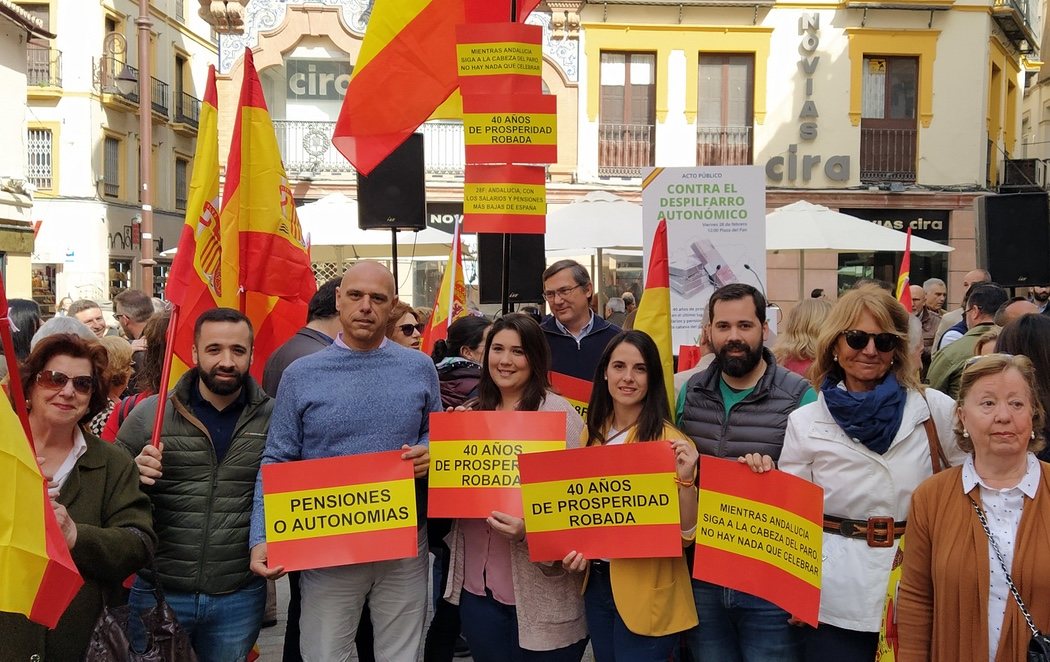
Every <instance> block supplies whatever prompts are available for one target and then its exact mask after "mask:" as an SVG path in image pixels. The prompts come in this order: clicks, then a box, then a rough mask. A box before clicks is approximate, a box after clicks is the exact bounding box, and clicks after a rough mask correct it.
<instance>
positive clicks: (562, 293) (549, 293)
mask: <svg viewBox="0 0 1050 662" xmlns="http://www.w3.org/2000/svg"><path fill="white" fill-rule="evenodd" d="M580 287H583V285H573V286H572V287H561V288H558V289H556V290H546V291H545V292H544V293H543V298H544V299H546V300H547V301H554V298H555V297H561V298H562V299H567V298H568V297H569V295H570V294H572V291H573V290H575V289H577V288H580Z"/></svg>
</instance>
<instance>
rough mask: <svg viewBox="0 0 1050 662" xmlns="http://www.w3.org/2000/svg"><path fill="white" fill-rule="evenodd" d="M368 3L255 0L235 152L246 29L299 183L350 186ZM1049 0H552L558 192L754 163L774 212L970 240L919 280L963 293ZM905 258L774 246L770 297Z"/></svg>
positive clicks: (420, 297) (455, 178) (547, 78)
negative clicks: (350, 103) (804, 205)
mask: <svg viewBox="0 0 1050 662" xmlns="http://www.w3.org/2000/svg"><path fill="white" fill-rule="evenodd" d="M370 7H371V3H369V2H366V1H364V0H326V1H325V2H304V1H302V0H286V1H283V2H282V1H278V0H252V2H250V3H249V4H248V6H247V9H246V12H245V32H244V34H243V35H240V36H235V37H230V36H225V35H224V36H223V37H222V39H221V42H220V51H219V68H220V89H219V97H220V117H221V118H222V119H221V120H220V132H222V133H221V135H220V153H221V154H225V153H226V150H227V146H228V142H229V131H230V127H231V126H232V113H233V112H234V109H235V107H236V95H237V90H238V89H239V84H240V79H241V71H240V69H241V60H242V56H243V50H244V48H245V47H246V46H247V47H250V48H252V49H253V51H254V53H255V62H256V66H257V67H258V69H259V70H260V76H261V77H262V79H263V81H264V87H265V88H266V95H267V100H268V103H269V105H270V109H271V115H272V116H273V118H274V120H275V124H276V128H277V132H278V139H279V141H280V142H281V145H282V150H283V151H284V159H285V165H286V168H287V170H288V174H289V178H290V179H291V180H292V181H293V190H294V193H295V196H296V198H297V200H298V201H300V202H301V203H302V202H308V201H311V200H315V199H318V198H321V197H323V196H324V195H326V194H327V193H331V192H336V191H338V192H343V193H346V194H347V195H348V196H349V197H351V198H352V197H355V179H354V176H353V172H352V169H351V167H350V165H349V164H348V163H347V162H346V161H345V159H343V158H342V156H341V155H339V154H338V152H336V150H334V148H332V147H331V145H330V142H329V138H330V136H331V133H332V129H333V127H334V122H335V119H336V117H337V116H338V112H339V107H340V105H341V101H342V96H343V94H344V92H345V88H346V84H347V82H348V80H349V75H350V73H351V71H352V68H353V64H354V62H355V59H356V56H357V53H358V51H359V49H360V43H361V37H362V35H363V32H364V27H365V24H366V23H367V16H368V12H369V11H370ZM1040 12H1041V8H1040V7H1039V6H1036V5H1035V4H1034V3H1033V4H1026V3H1025V2H1024V0H844V1H842V2H831V1H827V2H824V1H821V0H814V1H812V2H804V3H796V2H792V3H781V2H776V1H775V0H673V1H672V0H645V1H644V2H643V1H641V0H639V1H636V2H635V1H632V0H601V1H590V0H547V1H546V2H544V3H543V4H541V5H540V8H539V10H538V11H536V12H534V13H533V15H532V16H531V17H530V18H529V22H530V23H535V24H538V25H541V26H542V27H543V30H544V32H543V34H544V46H543V53H544V69H543V84H544V88H545V90H546V91H548V92H549V93H550V94H554V95H556V96H557V97H558V162H557V164H555V165H552V166H551V167H550V168H549V171H548V200H549V203H550V206H551V209H556V208H557V206H558V205H561V204H565V203H568V202H569V201H570V200H572V199H574V198H576V197H578V196H580V195H583V194H585V193H587V192H589V191H592V190H596V189H608V190H611V191H613V192H615V193H617V194H618V195H621V196H623V197H626V198H628V199H632V200H638V199H639V198H640V175H641V172H642V171H643V169H644V168H646V167H649V166H694V165H745V164H746V165H759V166H761V167H762V168H763V169H764V171H765V175H766V184H767V190H768V193H767V206H768V207H769V208H770V209H773V208H776V207H780V206H782V205H785V204H788V203H790V202H793V201H796V200H800V199H806V200H809V201H811V202H815V203H819V204H823V205H826V206H829V207H832V208H835V209H839V210H842V211H845V212H847V213H850V214H853V215H856V216H860V217H862V218H866V219H868V220H870V221H872V222H877V223H882V224H886V225H889V226H891V227H895V228H897V229H905V228H906V227H909V226H910V227H912V229H913V231H914V233H915V234H916V235H918V236H922V237H925V238H928V239H931V240H933V241H938V242H940V243H945V244H948V245H950V246H952V247H954V248H955V249H956V250H955V251H954V252H952V253H950V254H943V255H933V256H930V255H916V256H913V260H912V279H913V282H915V281H919V282H921V280H923V279H925V278H926V277H929V276H938V277H942V278H945V279H946V280H947V281H948V283H949V295H950V299H951V301H953V302H955V301H958V299H959V298H960V297H961V295H962V293H961V291H960V290H961V280H962V275H963V274H964V273H965V272H966V271H968V270H969V269H972V268H973V267H974V266H976V262H975V260H976V257H975V240H974V232H975V219H976V211H975V200H976V199H977V198H978V197H980V196H983V195H986V194H987V193H989V192H991V191H993V190H994V189H996V187H997V186H998V185H999V184H1000V183H1001V182H1002V179H1003V177H1004V175H1003V170H1004V163H1006V162H1007V161H1008V160H1011V159H1014V158H1016V154H1017V153H1018V149H1019V148H1020V140H1019V134H1020V131H1021V119H1020V115H1021V102H1022V97H1023V93H1024V89H1025V88H1024V86H1025V76H1026V73H1028V71H1027V70H1028V69H1030V68H1034V67H1036V66H1037V65H1038V63H1037V48H1036V45H1037V44H1038V43H1039V40H1040V34H1039V33H1040V32H1041V30H1039V29H1038V28H1039V26H1041V24H1042V16H1040V15H1039V14H1040ZM396 97H397V95H396V91H391V95H390V99H389V102H390V103H396ZM422 132H423V134H424V137H425V142H426V147H427V149H426V161H427V163H426V170H427V200H428V204H430V205H432V207H433V209H434V213H431V214H430V216H431V219H432V221H433V222H434V223H435V224H440V218H442V217H444V218H449V217H451V216H454V215H455V214H456V213H458V211H461V200H462V191H463V183H462V172H463V165H462V154H463V152H462V145H463V133H462V125H461V124H460V123H458V122H454V121H452V122H428V123H427V124H425V125H424V126H423V128H422ZM457 210H458V211H457ZM434 219H438V220H434ZM347 221H348V222H351V223H352V222H353V219H347ZM580 248H581V249H582V250H581V252H585V251H586V249H587V248H588V247H586V246H581V247H580ZM601 259H603V260H605V261H606V262H604V263H603V265H602V267H603V269H602V271H603V272H604V273H606V274H609V273H611V274H613V277H612V279H611V280H610V281H608V282H606V283H603V284H602V285H603V287H605V288H606V289H608V290H609V291H608V292H607V294H612V293H614V292H620V291H624V290H625V289H629V288H628V287H627V286H628V285H630V284H631V283H637V280H638V279H639V278H640V260H639V259H638V258H637V257H636V256H631V255H619V256H618V255H616V254H615V253H612V252H607V253H606V254H605V255H604V256H603V257H602V258H601ZM899 259H900V256H899V254H874V253H858V254H831V253H829V254H825V255H820V254H813V255H810V256H808V257H807V260H806V273H805V274H804V277H803V278H802V279H799V278H798V268H799V256H798V255H797V253H793V254H788V253H785V254H770V255H769V257H768V272H767V282H768V285H769V296H770V298H771V299H772V300H774V301H777V302H780V303H782V304H791V303H792V302H795V301H798V300H799V299H800V298H801V297H803V296H805V295H806V293H808V292H809V290H810V289H813V288H818V287H819V288H824V289H825V290H830V291H836V290H839V289H842V288H845V287H848V286H849V285H850V284H851V283H852V282H853V281H854V280H855V279H857V278H860V277H876V278H881V279H884V280H888V281H894V280H895V278H896V272H897V268H898V266H899ZM317 266H318V267H319V271H321V272H323V273H326V274H335V273H338V272H339V271H340V270H341V267H342V264H319V265H317ZM412 268H413V270H414V272H415V270H419V272H420V273H421V274H422V275H420V276H419V277H417V276H416V275H415V273H414V275H413V277H412V278H411V279H409V281H410V282H408V283H407V291H405V290H404V289H403V290H402V293H403V295H410V296H411V295H413V294H414V295H415V303H416V304H417V305H425V303H429V300H428V299H429V297H430V288H431V286H430V285H428V283H430V282H432V281H433V280H434V279H435V278H436V275H437V274H438V273H439V271H440V266H438V265H437V264H435V265H430V266H427V265H426V264H420V265H413V267H412ZM427 273H429V274H430V275H429V276H427V275H426V274H427ZM468 279H469V277H468ZM800 285H801V287H800ZM417 290H418V291H417Z"/></svg>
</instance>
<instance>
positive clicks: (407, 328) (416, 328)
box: [398, 323, 427, 338]
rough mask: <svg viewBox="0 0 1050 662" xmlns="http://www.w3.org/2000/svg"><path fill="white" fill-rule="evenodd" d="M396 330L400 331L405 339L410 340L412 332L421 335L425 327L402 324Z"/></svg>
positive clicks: (422, 325)
mask: <svg viewBox="0 0 1050 662" xmlns="http://www.w3.org/2000/svg"><path fill="white" fill-rule="evenodd" d="M398 328H399V329H401V333H403V334H405V337H406V338H411V337H412V332H413V331H419V332H420V333H423V329H425V328H427V327H426V325H425V324H422V323H420V324H402V325H401V326H399V327H398Z"/></svg>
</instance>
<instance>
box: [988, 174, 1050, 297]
mask: <svg viewBox="0 0 1050 662" xmlns="http://www.w3.org/2000/svg"><path fill="white" fill-rule="evenodd" d="M977 264H978V266H980V267H983V268H984V269H987V270H988V271H989V272H990V273H991V274H992V280H993V281H995V282H996V283H999V284H1000V285H1002V286H1003V287H1029V286H1032V285H1046V284H1050V198H1048V197H1047V194H1046V193H1045V192H1043V193H1014V194H1011V195H987V196H984V197H981V198H978V200H977Z"/></svg>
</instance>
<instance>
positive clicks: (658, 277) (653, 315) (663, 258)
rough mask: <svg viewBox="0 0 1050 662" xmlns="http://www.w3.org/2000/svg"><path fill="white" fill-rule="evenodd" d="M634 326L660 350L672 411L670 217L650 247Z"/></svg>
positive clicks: (655, 235)
mask: <svg viewBox="0 0 1050 662" xmlns="http://www.w3.org/2000/svg"><path fill="white" fill-rule="evenodd" d="M634 328H635V329H637V330H638V331H645V332H646V333H648V334H649V337H651V338H652V339H653V342H655V343H656V348H657V349H658V350H660V364H661V365H662V366H663V369H664V385H665V386H666V387H667V404H668V406H669V407H670V409H669V410H668V411H669V412H673V411H674V353H673V351H672V349H671V347H672V345H671V287H670V277H669V276H668V272H667V221H660V224H659V225H658V226H657V227H656V234H654V235H653V243H652V246H651V247H650V248H649V273H647V274H646V276H645V291H644V292H642V301H641V303H639V304H638V312H637V313H636V314H635V318H634Z"/></svg>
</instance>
